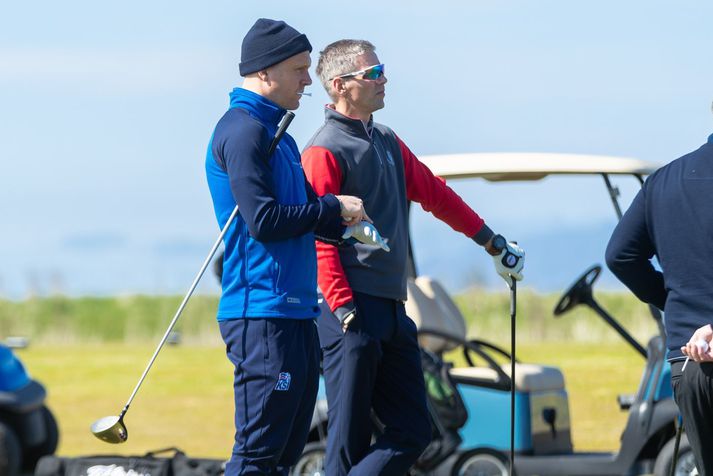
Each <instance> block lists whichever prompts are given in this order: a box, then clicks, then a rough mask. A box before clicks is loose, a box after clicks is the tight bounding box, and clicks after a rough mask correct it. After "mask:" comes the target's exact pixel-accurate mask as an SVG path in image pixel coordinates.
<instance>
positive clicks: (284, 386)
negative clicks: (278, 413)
mask: <svg viewBox="0 0 713 476" xmlns="http://www.w3.org/2000/svg"><path fill="white" fill-rule="evenodd" d="M291 381H292V376H291V375H290V373H289V372H280V375H279V376H278V378H277V385H275V390H279V391H280V392H286V391H288V390H289V389H290V382H291Z"/></svg>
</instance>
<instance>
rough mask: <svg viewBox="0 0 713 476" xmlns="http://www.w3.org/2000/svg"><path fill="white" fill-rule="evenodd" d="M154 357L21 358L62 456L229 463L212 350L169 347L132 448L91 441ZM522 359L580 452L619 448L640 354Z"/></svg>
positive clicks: (561, 352)
mask: <svg viewBox="0 0 713 476" xmlns="http://www.w3.org/2000/svg"><path fill="white" fill-rule="evenodd" d="M152 352H153V347H152V346H149V345H141V346H130V345H119V344H107V345H92V346H83V347H68V346H47V347H45V346H43V347H39V346H38V347H34V348H29V349H26V350H22V351H19V355H20V357H21V358H22V359H23V361H24V362H25V364H26V366H27V367H28V368H29V369H31V371H32V374H33V376H34V377H36V378H37V379H39V380H41V381H42V382H43V383H44V384H45V385H46V386H47V388H48V390H49V405H50V407H51V408H52V410H53V411H54V413H55V415H56V416H57V418H58V420H59V424H60V428H61V443H60V448H59V454H62V455H79V454H92V453H107V452H116V453H121V454H137V453H143V452H146V451H148V450H153V449H158V448H163V447H168V446H177V447H179V448H182V449H183V450H185V451H186V452H187V453H188V454H191V455H194V456H205V457H216V458H225V457H227V456H228V455H229V452H230V445H231V441H232V432H233V430H232V386H231V382H232V375H231V372H232V369H231V367H230V366H229V364H228V362H227V359H226V358H225V356H224V353H223V349H222V348H220V347H216V346H200V347H199V346H179V347H166V348H165V349H164V351H163V352H162V354H161V355H160V356H159V358H158V360H157V361H156V364H155V366H154V368H153V369H152V371H151V373H150V374H149V376H148V378H147V380H146V381H145V383H144V385H143V387H142V389H141V391H140V392H139V394H138V395H137V397H136V399H135V400H134V403H133V404H132V407H131V410H130V411H129V413H128V415H127V418H126V424H127V426H128V428H129V435H130V438H129V441H128V442H127V443H126V444H124V445H120V446H109V445H106V444H105V443H102V442H100V441H99V440H97V439H95V438H94V437H93V436H92V435H91V433H90V432H89V425H90V424H91V423H92V421H94V420H95V419H97V418H99V417H101V416H105V415H112V414H118V413H119V411H120V410H121V408H122V407H123V405H124V403H125V402H126V399H127V398H128V396H129V394H130V393H131V391H132V390H133V387H134V385H135V384H136V381H137V380H138V378H139V376H140V375H141V372H142V371H143V369H144V367H145V365H146V362H147V361H148V359H149V357H150V356H151V354H152ZM518 356H519V358H521V359H522V360H525V361H529V362H539V363H545V364H550V365H556V366H558V367H560V368H561V369H562V370H563V372H564V374H565V379H566V385H567V388H568V391H569V396H570V411H571V418H572V426H573V432H572V434H573V440H574V444H575V448H577V449H579V450H608V449H614V448H616V447H617V445H618V441H619V436H620V434H621V431H622V430H623V428H624V422H625V419H626V413H624V412H621V411H620V410H619V408H618V405H617V403H616V396H617V394H619V393H633V392H634V391H635V390H636V386H637V384H638V379H639V377H640V373H641V367H642V362H643V360H642V359H641V358H640V357H639V356H638V355H637V354H635V353H634V352H633V351H632V350H631V349H630V348H629V347H627V346H626V345H625V344H623V343H621V344H619V343H611V344H598V345H591V344H582V343H561V344H529V343H527V344H523V345H522V346H519V347H518Z"/></svg>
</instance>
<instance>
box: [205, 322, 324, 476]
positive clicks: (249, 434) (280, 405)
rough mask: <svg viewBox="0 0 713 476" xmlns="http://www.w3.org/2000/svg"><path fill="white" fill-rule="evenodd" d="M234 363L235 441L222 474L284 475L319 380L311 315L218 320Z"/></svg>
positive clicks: (300, 443)
mask: <svg viewBox="0 0 713 476" xmlns="http://www.w3.org/2000/svg"><path fill="white" fill-rule="evenodd" d="M219 326H220V333H221V335H222V337H223V341H224V342H225V345H226V353H227V355H228V359H229V360H230V361H231V362H232V363H233V365H234V366H235V372H234V380H233V389H234V393H235V445H234V446H233V454H232V457H231V459H230V461H229V462H228V464H227V465H226V468H225V475H226V476H236V475H241V476H242V475H258V474H259V475H287V474H288V471H289V468H290V466H292V465H294V464H295V462H296V461H297V459H298V458H299V456H300V454H301V453H302V449H303V448H304V445H305V443H306V441H307V435H308V433H309V428H310V423H311V421H312V412H313V411H314V404H315V400H316V398H317V388H318V383H319V341H318V337H317V328H316V326H315V323H314V320H313V319H231V320H225V321H220V322H219Z"/></svg>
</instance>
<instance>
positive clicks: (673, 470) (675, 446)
mask: <svg viewBox="0 0 713 476" xmlns="http://www.w3.org/2000/svg"><path fill="white" fill-rule="evenodd" d="M681 433H683V418H682V417H681V415H680V414H679V415H678V428H677V429H676V442H675V443H674V444H673V458H672V459H671V468H669V471H668V474H669V476H674V475H675V474H676V465H677V464H678V449H679V448H680V446H681Z"/></svg>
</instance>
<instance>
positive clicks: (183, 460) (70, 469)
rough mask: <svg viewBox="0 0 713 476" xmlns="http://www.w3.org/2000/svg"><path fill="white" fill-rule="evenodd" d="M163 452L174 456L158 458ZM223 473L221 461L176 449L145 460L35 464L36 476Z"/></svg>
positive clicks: (52, 459)
mask: <svg viewBox="0 0 713 476" xmlns="http://www.w3.org/2000/svg"><path fill="white" fill-rule="evenodd" d="M166 452H173V455H172V456H170V457H158V456H157V455H158V454H161V453H166ZM223 470H224V462H223V461H220V460H215V459H199V458H189V457H188V456H186V455H185V453H183V452H182V451H180V450H178V449H176V448H166V449H163V450H158V451H151V452H149V453H146V454H145V455H144V456H119V455H97V456H79V457H76V458H61V457H58V456H44V457H42V459H40V461H39V462H38V463H37V467H36V468H35V476H219V475H222V474H223Z"/></svg>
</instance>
